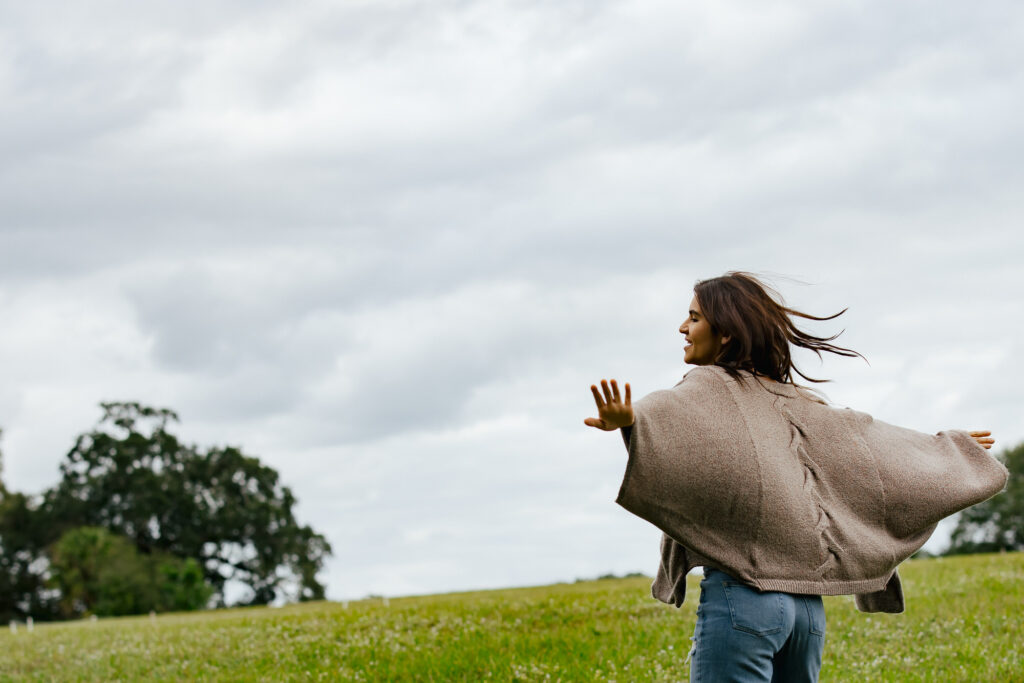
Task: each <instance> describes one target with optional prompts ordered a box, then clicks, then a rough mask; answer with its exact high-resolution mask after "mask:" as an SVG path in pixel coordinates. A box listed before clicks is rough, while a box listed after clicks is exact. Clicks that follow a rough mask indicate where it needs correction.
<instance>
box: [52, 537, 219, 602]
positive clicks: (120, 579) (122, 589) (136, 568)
mask: <svg viewBox="0 0 1024 683" xmlns="http://www.w3.org/2000/svg"><path fill="white" fill-rule="evenodd" d="M51 562H52V564H51V578H50V583H51V584H52V585H53V586H54V587H56V588H57V589H58V590H59V591H60V596H61V597H60V603H59V604H60V611H61V615H62V616H64V617H66V618H72V617H79V616H82V615H85V614H95V615H98V616H116V615H125V614H145V613H147V612H149V611H157V612H167V611H172V610H194V609H199V608H201V607H204V606H205V604H206V602H207V600H209V598H210V596H211V595H212V593H213V588H212V587H211V586H210V585H209V584H207V583H206V582H205V581H204V580H203V576H202V570H201V569H200V568H199V565H198V564H197V563H196V561H195V560H193V559H192V558H189V559H187V560H183V559H181V558H177V557H174V556H172V555H167V554H166V553H150V554H148V555H145V554H142V553H140V552H139V551H138V549H137V548H136V547H135V546H134V545H133V544H132V542H131V541H130V540H128V539H127V538H125V537H123V536H118V535H116V534H113V533H111V532H109V531H107V530H106V529H104V528H102V527H79V528H77V529H72V530H71V531H68V532H66V533H65V534H64V535H63V536H61V537H60V540H58V541H57V543H55V544H54V547H53V549H52V552H51Z"/></svg>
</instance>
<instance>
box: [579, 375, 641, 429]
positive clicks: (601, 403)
mask: <svg viewBox="0 0 1024 683" xmlns="http://www.w3.org/2000/svg"><path fill="white" fill-rule="evenodd" d="M601 389H602V390H603V391H604V396H603V397H602V396H601V392H600V391H598V390H597V386H595V385H593V384H591V385H590V391H591V392H593V394H594V402H595V403H597V415H598V416H597V417H588V418H587V419H585V420H584V421H583V424H585V425H587V426H588V427H597V428H598V429H603V430H605V431H606V432H610V431H613V430H615V429H618V428H620V427H628V426H630V425H631V424H633V403H632V401H630V397H629V382H626V400H625V401H623V400H622V398H620V397H619V385H618V383H616V381H615V380H612V386H611V388H610V389H609V388H608V381H607V380H601Z"/></svg>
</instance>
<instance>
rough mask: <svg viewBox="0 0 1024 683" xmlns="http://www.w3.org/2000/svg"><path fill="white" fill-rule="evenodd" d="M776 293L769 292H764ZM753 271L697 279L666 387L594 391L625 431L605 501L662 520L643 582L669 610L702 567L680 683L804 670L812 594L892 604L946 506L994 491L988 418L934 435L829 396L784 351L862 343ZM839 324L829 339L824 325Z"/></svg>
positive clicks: (815, 646)
mask: <svg viewBox="0 0 1024 683" xmlns="http://www.w3.org/2000/svg"><path fill="white" fill-rule="evenodd" d="M773 294H774V295H775V296H774V297H773V296H772V295H773ZM777 296H778V295H777V294H776V293H775V292H773V291H772V290H770V289H768V288H767V287H766V286H765V285H764V284H762V283H761V282H760V281H759V280H758V279H757V278H755V277H754V276H752V275H750V274H747V273H742V272H731V273H727V274H726V275H724V276H722V277H717V278H712V279H709V280H704V281H699V282H698V283H697V284H696V286H695V287H694V297H693V301H692V302H691V303H690V311H689V317H688V318H687V319H686V321H685V322H684V323H683V324H682V325H681V326H680V328H679V331H680V333H682V334H683V335H684V336H685V337H686V342H687V343H686V346H685V347H684V361H685V362H686V363H688V364H690V365H695V366H698V367H697V368H695V369H693V370H691V371H690V372H688V373H687V374H686V375H685V376H684V377H683V380H682V381H680V382H679V384H677V385H676V386H675V387H674V388H672V389H671V390H667V391H658V392H654V393H653V394H650V395H648V396H646V397H645V398H644V399H642V400H641V401H638V402H637V403H636V404H635V405H634V404H633V403H632V400H631V396H630V386H629V384H628V383H627V384H626V385H625V395H624V396H622V395H620V393H619V387H618V383H617V382H616V381H615V380H611V382H610V383H609V382H607V381H605V380H602V381H601V390H598V388H597V386H591V391H592V392H593V395H594V401H595V403H596V404H597V409H598V417H596V418H593V417H592V418H587V419H586V420H585V421H584V422H585V424H587V425H588V426H591V427H595V428H597V429H602V430H606V431H613V430H616V429H621V430H622V436H623V439H624V441H625V443H626V447H627V448H628V449H629V462H628V464H627V467H626V473H625V475H624V477H623V482H622V487H621V489H620V491H619V495H618V498H617V500H616V502H617V503H619V504H620V505H622V506H623V507H624V508H626V509H627V510H629V511H630V512H633V513H634V514H636V515H638V516H640V517H642V518H643V519H646V520H647V521H649V522H651V523H653V524H655V525H656V526H657V527H659V528H660V529H661V530H662V531H663V532H664V534H663V536H662V543H661V564H660V566H659V568H658V573H657V576H656V578H655V580H654V583H653V585H652V587H651V591H652V594H653V595H654V596H655V597H656V598H658V599H659V600H662V601H664V602H668V603H672V604H675V605H676V606H677V607H679V606H681V605H682V603H683V599H684V596H685V590H686V574H687V572H689V570H690V569H692V568H693V567H696V566H703V567H704V579H703V580H702V581H701V592H700V605H699V607H698V608H697V625H696V629H695V630H694V636H693V638H692V640H693V641H694V644H693V648H692V650H691V651H690V655H691V657H692V663H691V667H690V680H691V681H816V680H817V678H818V672H819V670H820V668H821V656H822V651H823V648H824V635H825V613H824V608H823V606H822V601H821V596H822V595H841V594H853V595H856V603H857V607H858V608H859V609H860V610H862V611H866V612H901V611H903V609H904V597H903V590H902V585H901V584H900V580H899V574H898V573H897V572H896V567H897V565H898V564H899V563H900V562H902V561H903V560H904V559H906V558H907V557H909V556H910V555H911V554H913V553H914V552H916V551H917V550H918V549H919V548H920V547H921V545H923V544H924V542H925V541H926V540H927V539H928V537H929V536H930V535H931V533H932V532H933V531H934V529H935V526H936V524H937V523H938V521H939V520H941V519H942V518H944V517H946V516H948V515H950V514H953V513H954V512H956V511H958V510H961V509H963V508H966V507H969V506H970V505H973V504H975V503H977V502H980V501H982V500H985V499H987V498H989V497H991V496H992V495H995V494H996V493H998V492H999V491H1000V490H1002V488H1003V487H1004V486H1005V483H1006V477H1007V472H1006V469H1005V468H1004V467H1003V466H1002V465H1001V464H1000V463H999V462H998V461H996V460H995V459H993V458H991V457H989V456H988V455H987V453H986V452H985V451H986V450H987V449H990V448H991V447H992V444H993V443H994V440H993V439H992V438H991V433H990V432H988V431H974V432H963V431H957V430H952V431H944V432H939V433H938V434H935V435H929V434H923V433H920V432H915V431H913V430H909V429H904V428H901V427H896V426H894V425H890V424H886V423H884V422H881V421H878V420H874V419H872V418H871V416H870V415H867V414H865V413H860V412H857V411H853V410H850V409H848V408H846V409H841V408H837V407H834V406H830V405H828V404H827V403H826V402H825V401H824V400H822V399H821V397H820V396H819V395H818V394H817V393H815V392H813V391H811V390H809V389H807V388H805V387H801V386H799V385H797V384H796V383H795V381H794V373H796V374H798V375H800V376H801V377H802V378H804V379H805V380H808V381H810V382H821V381H825V380H817V379H812V378H809V377H807V376H806V375H804V374H803V373H801V372H800V371H799V370H798V369H797V368H796V367H795V366H794V365H793V361H792V356H791V347H792V346H797V347H801V348H805V349H810V350H812V351H814V352H815V353H817V354H818V355H819V357H820V356H821V352H823V351H827V352H829V353H834V354H838V355H842V356H859V355H860V354H858V353H856V352H855V351H851V350H850V349H845V348H843V347H840V346H836V345H833V344H831V343H830V342H831V341H832V340H834V339H835V336H832V337H817V336H814V335H811V334H808V333H806V332H804V331H802V330H800V329H798V328H797V327H796V326H795V325H794V323H793V320H792V318H793V317H794V316H795V317H800V318H805V319H809V320H831V319H833V318H835V317H837V316H838V315H841V314H842V313H843V312H845V309H844V311H840V312H839V313H837V314H835V315H832V316H828V317H826V318H818V317H815V316H812V315H808V314H806V313H802V312H800V311H796V310H794V309H791V308H787V307H786V306H785V305H784V304H783V303H781V299H778V300H777ZM836 336H838V335H836Z"/></svg>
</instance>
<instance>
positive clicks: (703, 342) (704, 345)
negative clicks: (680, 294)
mask: <svg viewBox="0 0 1024 683" xmlns="http://www.w3.org/2000/svg"><path fill="white" fill-rule="evenodd" d="M679 332H680V333H681V334H683V335H684V336H685V337H686V346H685V347H683V362H685V363H688V364H689V365H711V364H712V363H714V362H715V359H716V358H718V352H719V351H721V350H722V345H723V344H726V343H728V342H729V337H726V336H722V335H721V334H715V333H714V332H712V331H711V324H710V323H709V322H708V321H707V318H705V317H704V314H703V313H701V310H700V304H698V303H697V297H693V301H691V302H690V315H689V317H687V318H686V321H685V322H683V324H682V325H680V326H679Z"/></svg>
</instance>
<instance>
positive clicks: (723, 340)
mask: <svg viewBox="0 0 1024 683" xmlns="http://www.w3.org/2000/svg"><path fill="white" fill-rule="evenodd" d="M730 339H732V337H730V336H729V335H727V334H723V335H722V346H725V345H726V344H728V343H729V340H730Z"/></svg>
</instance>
